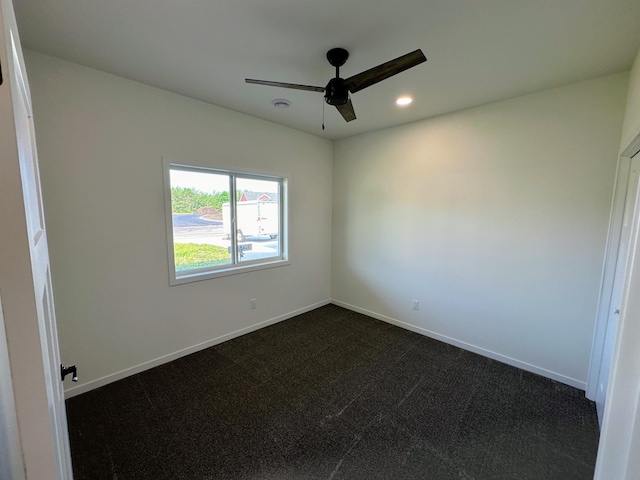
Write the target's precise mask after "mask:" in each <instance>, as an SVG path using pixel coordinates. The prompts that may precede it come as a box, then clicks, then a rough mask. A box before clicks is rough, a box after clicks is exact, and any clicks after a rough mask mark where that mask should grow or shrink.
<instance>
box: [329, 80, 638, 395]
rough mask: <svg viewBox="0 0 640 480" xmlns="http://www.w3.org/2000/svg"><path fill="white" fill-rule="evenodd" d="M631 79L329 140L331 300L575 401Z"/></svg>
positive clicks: (585, 361) (585, 357)
mask: <svg viewBox="0 0 640 480" xmlns="http://www.w3.org/2000/svg"><path fill="white" fill-rule="evenodd" d="M627 81H628V75H627V74H625V73H622V74H617V75H612V76H608V77H604V78H599V79H595V80H591V81H587V82H582V83H579V84H575V85H570V86H566V87H562V88H556V89H553V90H548V91H544V92H541V93H537V94H533V95H528V96H524V97H519V98H515V99H512V100H507V101H503V102H499V103H494V104H491V105H487V106H483V107H479V108H474V109H470V110H466V111H463V112H459V113H455V114H451V115H446V116H442V117H439V118H434V119H429V120H424V121H420V122H416V123H413V124H410V125H406V126H402V127H397V128H392V129H388V130H382V131H379V132H374V133H370V134H365V135H361V136H357V137H352V138H349V139H345V140H340V141H338V142H336V145H335V153H334V186H333V192H334V202H333V267H332V298H334V299H335V300H336V301H337V303H339V304H341V305H344V306H347V307H349V308H353V309H356V310H359V311H363V312H366V313H369V314H370V315H373V316H376V317H378V318H382V319H385V320H388V321H392V322H396V323H402V324H404V325H405V326H408V327H409V328H412V329H414V330H417V331H421V332H423V333H426V334H428V335H431V336H434V337H436V338H439V339H442V340H445V341H449V342H452V343H454V344H458V345H461V346H464V347H466V348H469V349H471V350H475V351H478V352H481V353H484V354H486V355H489V356H492V357H494V358H498V359H500V360H503V361H507V362H508V363H512V364H514V365H518V366H520V367H522V368H525V369H529V370H531V371H535V372H538V373H542V374H545V375H547V376H550V377H552V378H556V379H558V380H561V381H564V382H566V383H568V384H571V385H574V386H577V387H581V388H584V387H585V381H586V378H587V369H588V365H589V356H590V349H591V341H592V335H593V326H594V320H595V315H596V305H597V300H598V293H599V285H600V276H601V269H602V261H603V252H604V246H605V241H606V234H607V225H608V218H609V209H610V202H611V194H612V187H613V182H614V174H615V169H616V161H617V152H618V147H619V142H620V132H621V127H622V118H623V112H624V102H625V94H626V87H627ZM412 299H417V300H419V301H420V310H419V311H413V310H412V305H411V300H412Z"/></svg>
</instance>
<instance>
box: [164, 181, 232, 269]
mask: <svg viewBox="0 0 640 480" xmlns="http://www.w3.org/2000/svg"><path fill="white" fill-rule="evenodd" d="M170 173H171V213H172V219H173V248H174V259H175V265H176V273H180V272H188V271H191V270H198V269H201V268H211V267H216V266H220V265H228V264H230V263H232V258H231V253H230V248H229V246H230V244H231V243H230V241H229V238H230V237H229V235H230V232H231V227H230V223H229V224H225V223H224V222H223V210H224V207H223V205H224V204H225V203H227V204H228V202H229V190H230V188H229V185H230V177H229V175H225V174H220V173H210V172H206V171H198V172H196V171H190V170H181V169H174V168H172V169H171V172H170Z"/></svg>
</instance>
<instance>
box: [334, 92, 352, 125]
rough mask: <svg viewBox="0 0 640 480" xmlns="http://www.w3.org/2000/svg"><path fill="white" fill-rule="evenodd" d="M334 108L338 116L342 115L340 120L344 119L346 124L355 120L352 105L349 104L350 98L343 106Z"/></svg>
mask: <svg viewBox="0 0 640 480" xmlns="http://www.w3.org/2000/svg"><path fill="white" fill-rule="evenodd" d="M336 108H337V109H338V111H339V112H340V115H342V118H344V119H345V120H346V121H347V122H350V121H351V120H355V119H356V112H355V110H354V109H353V104H352V103H351V99H350V98H349V99H348V100H347V103H345V104H344V105H336Z"/></svg>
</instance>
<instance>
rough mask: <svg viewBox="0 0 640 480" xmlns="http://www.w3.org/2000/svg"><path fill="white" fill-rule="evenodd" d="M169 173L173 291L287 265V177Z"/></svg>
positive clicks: (170, 168)
mask: <svg viewBox="0 0 640 480" xmlns="http://www.w3.org/2000/svg"><path fill="white" fill-rule="evenodd" d="M164 169H165V183H166V188H165V190H166V194H165V196H166V210H167V234H168V238H169V242H168V244H169V267H170V272H169V273H170V283H171V284H172V285H176V284H181V283H187V282H193V281H197V280H204V279H207V278H214V277H218V276H223V275H231V274H235V273H240V272H246V271H251V270H257V269H262V268H269V267H276V266H281V265H286V264H288V255H287V228H286V227H287V222H286V193H287V192H286V188H287V179H286V178H285V177H278V176H270V175H258V174H253V173H241V172H233V171H228V170H219V169H214V168H206V167H199V166H191V165H184V164H177V163H172V162H168V161H165V163H164Z"/></svg>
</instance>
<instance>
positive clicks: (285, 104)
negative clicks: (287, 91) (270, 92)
mask: <svg viewBox="0 0 640 480" xmlns="http://www.w3.org/2000/svg"><path fill="white" fill-rule="evenodd" d="M271 105H273V106H274V107H276V108H289V107H290V106H291V100H287V99H286V98H276V99H275V100H273V101H272V102H271Z"/></svg>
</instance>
